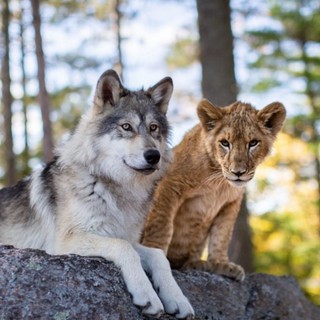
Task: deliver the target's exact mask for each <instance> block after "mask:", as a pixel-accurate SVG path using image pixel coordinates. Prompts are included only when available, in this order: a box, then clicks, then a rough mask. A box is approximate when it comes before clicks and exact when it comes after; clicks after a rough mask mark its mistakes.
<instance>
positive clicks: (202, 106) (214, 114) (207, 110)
mask: <svg viewBox="0 0 320 320" xmlns="http://www.w3.org/2000/svg"><path fill="white" fill-rule="evenodd" d="M197 113H198V117H199V119H200V122H201V125H202V127H203V128H204V129H205V130H206V131H209V130H211V129H213V128H214V127H215V126H216V123H217V122H218V121H219V120H220V119H221V118H222V112H221V110H220V108H219V107H216V106H215V105H213V104H212V103H211V102H210V101H209V100H207V99H202V100H201V101H200V102H199V104H198V107H197Z"/></svg>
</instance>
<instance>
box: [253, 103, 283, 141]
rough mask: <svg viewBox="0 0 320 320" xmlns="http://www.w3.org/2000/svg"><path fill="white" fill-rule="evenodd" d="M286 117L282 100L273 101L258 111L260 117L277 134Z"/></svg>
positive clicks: (273, 133)
mask: <svg viewBox="0 0 320 320" xmlns="http://www.w3.org/2000/svg"><path fill="white" fill-rule="evenodd" d="M285 117H286V109H285V108H284V106H283V104H282V103H280V102H273V103H271V104H269V105H267V106H266V107H264V108H263V109H261V110H260V111H259V112H258V119H259V120H260V121H261V122H262V123H263V125H264V126H265V127H266V128H267V129H269V130H270V132H271V133H272V135H274V136H276V135H277V133H278V132H279V131H280V129H281V128H282V125H283V122H284V119H285Z"/></svg>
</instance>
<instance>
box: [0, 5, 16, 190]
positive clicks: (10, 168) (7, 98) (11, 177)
mask: <svg viewBox="0 0 320 320" xmlns="http://www.w3.org/2000/svg"><path fill="white" fill-rule="evenodd" d="M9 23H10V9H9V1H8V0H4V1H3V3H2V34H3V38H4V48H3V49H4V54H3V60H2V66H1V71H2V72H1V80H2V103H3V118H4V145H5V163H6V174H5V184H6V185H13V184H14V183H15V182H16V164H15V155H14V152H13V137H12V109H11V106H12V95H11V91H10V86H11V78H10V36H9Z"/></svg>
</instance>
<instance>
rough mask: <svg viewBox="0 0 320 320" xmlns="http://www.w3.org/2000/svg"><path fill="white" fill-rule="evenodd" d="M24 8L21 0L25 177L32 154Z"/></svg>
mask: <svg viewBox="0 0 320 320" xmlns="http://www.w3.org/2000/svg"><path fill="white" fill-rule="evenodd" d="M23 17H24V8H23V1H22V0H20V49H21V61H20V66H21V73H22V79H21V86H22V92H23V96H22V110H23V117H24V150H23V152H22V161H23V172H22V173H23V176H26V175H29V174H30V167H29V164H28V163H29V159H30V152H29V139H28V111H27V102H26V96H27V92H26V84H27V76H26V68H25V43H24V23H23Z"/></svg>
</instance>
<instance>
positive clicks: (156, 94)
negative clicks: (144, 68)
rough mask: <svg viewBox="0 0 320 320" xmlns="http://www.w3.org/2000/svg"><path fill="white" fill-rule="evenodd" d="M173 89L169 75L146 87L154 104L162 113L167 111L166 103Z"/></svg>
mask: <svg viewBox="0 0 320 320" xmlns="http://www.w3.org/2000/svg"><path fill="white" fill-rule="evenodd" d="M172 91H173V82H172V79H171V78H170V77H165V78H163V79H162V80H160V81H159V82H158V83H156V84H155V85H154V86H152V87H151V88H149V89H148V91H147V92H148V93H149V94H150V95H151V97H152V99H153V101H154V102H155V104H156V106H157V107H158V108H159V110H160V112H162V113H163V114H166V113H167V110H168V104H169V101H170V98H171V95H172Z"/></svg>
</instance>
